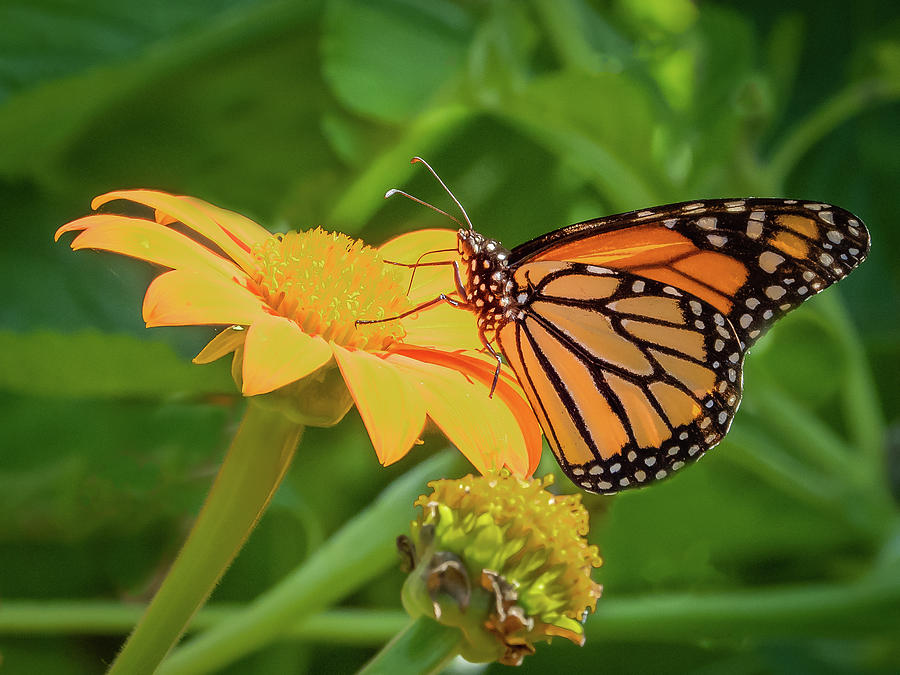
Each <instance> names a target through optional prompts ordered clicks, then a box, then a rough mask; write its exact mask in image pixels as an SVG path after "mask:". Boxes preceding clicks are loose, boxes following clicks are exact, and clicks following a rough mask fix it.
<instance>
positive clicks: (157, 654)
mask: <svg viewBox="0 0 900 675" xmlns="http://www.w3.org/2000/svg"><path fill="white" fill-rule="evenodd" d="M302 433H303V427H302V426H300V425H298V424H296V423H294V422H290V421H289V420H288V419H287V418H286V417H284V416H283V415H281V414H280V413H277V412H271V411H269V410H266V409H264V408H262V407H261V406H257V405H255V404H253V402H252V401H251V402H250V403H249V404H248V405H247V410H246V412H245V413H244V419H243V421H242V422H241V426H240V428H239V429H238V431H237V434H236V435H235V437H234V440H233V441H232V443H231V447H230V448H229V450H228V454H227V455H226V456H225V461H224V462H223V463H222V467H221V468H220V469H219V473H218V475H217V476H216V480H215V482H214V483H213V486H212V489H211V490H210V492H209V495H208V496H207V498H206V502H205V503H204V505H203V508H202V510H201V511H200V515H199V516H198V517H197V522H196V523H195V524H194V527H193V529H192V530H191V533H190V535H188V539H187V541H186V542H185V544H184V546H183V547H182V549H181V552H180V553H179V554H178V557H177V558H176V559H175V562H174V564H173V565H172V568H171V569H170V570H169V573H168V575H167V576H166V578H165V580H164V581H163V583H162V586H161V587H160V589H159V591H158V592H157V593H156V596H155V597H154V598H153V601H152V602H151V603H150V606H149V607H148V608H147V611H146V613H145V614H144V616H143V617H142V618H141V620H140V622H138V625H137V627H136V628H135V629H134V632H133V633H132V634H131V635H130V636H129V638H128V640H127V641H126V643H125V646H124V647H123V648H122V651H121V652H119V655H118V656H117V657H116V660H115V661H114V662H113V664H112V666H111V667H110V669H109V675H119V674H122V675H125V674H127V675H139V674H140V673H152V672H154V670H155V669H156V667H157V666H158V665H159V663H160V662H161V661H162V660H163V658H165V656H166V654H167V653H168V652H169V650H170V649H171V648H172V646H173V645H174V644H175V643H176V642H177V641H178V638H179V637H181V634H182V633H183V632H184V630H185V627H186V626H187V624H188V622H189V621H190V620H191V617H192V616H193V615H194V613H195V612H196V611H197V610H198V609H199V608H200V606H201V605H202V604H203V603H204V602H205V601H206V598H207V597H209V594H210V593H211V592H212V590H213V588H214V587H215V585H216V583H217V582H218V581H219V578H220V577H221V576H222V574H223V573H224V572H225V570H226V569H227V567H228V565H229V564H230V563H231V561H232V559H233V558H234V556H235V555H237V552H238V551H239V550H240V548H241V546H243V544H244V541H246V539H247V536H248V535H249V534H250V532H252V531H253V528H254V526H255V525H256V523H257V521H258V520H259V518H260V516H261V515H262V514H263V512H264V511H265V509H266V506H267V505H268V503H269V500H270V499H271V498H272V495H273V494H274V493H275V490H276V489H277V488H278V485H279V484H280V483H281V479H282V478H283V477H284V474H285V472H286V471H287V468H288V466H289V465H290V462H291V458H292V457H293V455H294V450H295V448H296V447H297V443H298V441H299V440H300V435H301V434H302Z"/></svg>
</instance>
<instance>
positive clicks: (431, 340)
mask: <svg viewBox="0 0 900 675" xmlns="http://www.w3.org/2000/svg"><path fill="white" fill-rule="evenodd" d="M400 323H401V324H402V325H403V328H404V330H405V331H406V335H405V336H404V338H403V342H404V343H405V344H408V345H416V346H418V347H434V348H436V349H441V350H444V351H456V350H460V349H469V350H472V351H478V350H480V349H482V344H481V339H480V338H479V337H478V327H477V326H476V324H475V315H474V314H472V312H470V311H468V310H467V309H464V308H462V307H451V306H450V305H448V304H446V303H443V302H442V303H440V304H438V305H435V306H434V307H429V308H428V309H424V310H422V311H421V312H417V313H416V314H413V315H412V316H408V317H406V318H404V319H401V320H400Z"/></svg>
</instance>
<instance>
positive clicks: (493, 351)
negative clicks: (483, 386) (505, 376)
mask: <svg viewBox="0 0 900 675" xmlns="http://www.w3.org/2000/svg"><path fill="white" fill-rule="evenodd" d="M478 337H480V338H481V344H483V345H484V348H485V349H486V350H487V352H488V354H490V355H491V356H493V357H494V358H495V359H496V360H497V367H496V368H495V369H494V381H493V382H491V393H490V394H488V398H493V397H494V390H495V389H496V388H497V382H499V381H500V366H502V365H503V358H502V357H501V356H500V354H498V353H497V350H496V349H494V348H493V347H492V346H491V343H490V342H489V341H488V339H487V337H485V335H484V331H481V330H480V331H478Z"/></svg>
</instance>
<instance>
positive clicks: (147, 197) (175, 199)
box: [91, 190, 253, 273]
mask: <svg viewBox="0 0 900 675" xmlns="http://www.w3.org/2000/svg"><path fill="white" fill-rule="evenodd" d="M115 199H127V200H130V201H133V202H136V203H138V204H143V205H144V206H149V207H150V208H153V209H157V210H158V211H161V212H162V213H164V214H166V215H168V216H170V217H172V218H174V219H175V220H177V221H179V222H182V223H184V224H185V225H186V226H187V227H189V228H191V229H192V230H194V231H195V232H198V233H199V234H202V235H203V236H204V237H206V238H207V239H209V240H210V241H212V242H213V243H215V244H216V245H217V246H218V247H219V248H221V249H222V250H223V251H224V252H225V253H226V254H227V255H228V256H229V257H230V258H231V259H232V260H234V261H235V262H236V263H237V264H238V265H240V266H241V267H242V268H243V269H244V270H245V271H246V272H248V273H249V272H252V270H253V260H252V259H251V257H250V252H249V251H250V245H249V243H247V242H239V241H238V240H236V239H235V238H233V237H232V236H231V235H230V234H229V233H228V232H227V231H226V230H225V229H224V228H223V227H222V226H221V225H219V224H218V223H216V221H215V220H213V219H212V218H211V217H210V216H209V213H207V212H206V211H205V210H204V209H201V208H200V207H198V206H197V205H196V203H194V202H192V201H191V200H189V199H186V198H184V197H179V196H177V195H170V194H167V193H165V192H157V191H156V190H116V191H114V192H107V193H106V194H105V195H100V196H99V197H95V198H94V201H93V202H91V208H93V209H97V208H99V207H100V206H102V205H103V204H106V203H107V202H111V201H113V200H115Z"/></svg>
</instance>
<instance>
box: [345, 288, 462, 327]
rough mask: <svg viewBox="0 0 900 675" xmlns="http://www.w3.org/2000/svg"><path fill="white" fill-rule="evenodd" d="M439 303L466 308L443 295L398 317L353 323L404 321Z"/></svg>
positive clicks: (459, 302) (358, 320)
mask: <svg viewBox="0 0 900 675" xmlns="http://www.w3.org/2000/svg"><path fill="white" fill-rule="evenodd" d="M439 302H446V303H447V304H448V305H451V306H453V307H465V303H464V302H461V301H459V300H454V299H453V298H451V297H450V296H449V295H446V294H444V293H441V294H440V295H439V296H437V297H436V298H434V299H433V300H429V301H428V302H423V303H422V304H421V305H417V306H416V307H413V308H412V309H410V310H408V311H406V312H403V313H402V314H397V315H396V316H389V317H386V318H384V319H357V320H356V321H354V322H353V323H354V324H355V325H357V326H359V325H362V324H369V323H384V322H385V321H396V320H397V319H403V318H405V317H407V316H409V315H410V314H415V313H416V312H420V311H422V310H423V309H428V308H429V307H433V306H434V305H436V304H438V303H439Z"/></svg>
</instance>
